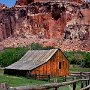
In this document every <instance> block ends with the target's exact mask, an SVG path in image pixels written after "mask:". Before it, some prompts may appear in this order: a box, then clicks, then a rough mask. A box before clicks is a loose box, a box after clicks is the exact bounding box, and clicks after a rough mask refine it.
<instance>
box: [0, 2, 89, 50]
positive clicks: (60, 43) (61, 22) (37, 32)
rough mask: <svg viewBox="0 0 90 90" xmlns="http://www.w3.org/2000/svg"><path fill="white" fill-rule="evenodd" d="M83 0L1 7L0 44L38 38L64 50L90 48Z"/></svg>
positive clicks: (28, 41)
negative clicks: (80, 2) (79, 2)
mask: <svg viewBox="0 0 90 90" xmlns="http://www.w3.org/2000/svg"><path fill="white" fill-rule="evenodd" d="M88 8H89V7H86V5H82V4H78V3H76V4H74V3H69V2H68V3H66V4H65V5H63V4H62V3H59V4H57V3H53V4H52V3H33V4H31V5H28V6H27V5H22V6H17V5H16V6H15V7H13V8H10V9H8V8H5V9H1V11H0V41H1V42H0V44H1V45H4V47H18V46H27V45H29V44H31V43H32V42H38V43H41V44H43V45H44V46H55V47H58V48H61V49H63V50H85V51H90V47H89V45H90V43H89V42H90V18H89V15H90V10H89V9H88Z"/></svg>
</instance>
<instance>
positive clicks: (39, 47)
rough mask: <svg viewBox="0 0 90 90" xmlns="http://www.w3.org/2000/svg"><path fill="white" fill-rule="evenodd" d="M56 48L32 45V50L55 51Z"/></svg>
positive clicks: (37, 44)
mask: <svg viewBox="0 0 90 90" xmlns="http://www.w3.org/2000/svg"><path fill="white" fill-rule="evenodd" d="M53 48H54V47H52V46H46V47H43V46H42V45H41V44H39V43H32V44H31V50H49V49H53Z"/></svg>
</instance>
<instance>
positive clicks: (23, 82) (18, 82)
mask: <svg viewBox="0 0 90 90" xmlns="http://www.w3.org/2000/svg"><path fill="white" fill-rule="evenodd" d="M0 83H7V84H9V86H11V87H16V86H27V85H37V84H45V83H48V82H46V81H40V80H35V79H27V78H25V77H17V76H10V75H4V74H3V69H0Z"/></svg>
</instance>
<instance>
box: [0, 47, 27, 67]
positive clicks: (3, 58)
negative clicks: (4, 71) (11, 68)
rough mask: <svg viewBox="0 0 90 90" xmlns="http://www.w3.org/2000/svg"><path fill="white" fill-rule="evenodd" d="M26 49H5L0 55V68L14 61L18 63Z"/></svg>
mask: <svg viewBox="0 0 90 90" xmlns="http://www.w3.org/2000/svg"><path fill="white" fill-rule="evenodd" d="M27 50H28V48H25V47H23V48H22V47H18V48H6V49H5V50H4V51H3V52H1V53H0V65H1V67H5V66H8V65H10V64H12V63H14V62H16V61H18V60H19V59H20V58H21V57H22V56H23V55H24V54H25V53H26V52H27Z"/></svg>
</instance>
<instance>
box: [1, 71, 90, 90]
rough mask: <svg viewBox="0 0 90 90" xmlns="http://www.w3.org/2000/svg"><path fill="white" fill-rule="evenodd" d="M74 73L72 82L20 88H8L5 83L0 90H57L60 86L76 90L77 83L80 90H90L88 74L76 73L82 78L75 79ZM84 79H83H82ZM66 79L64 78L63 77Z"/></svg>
mask: <svg viewBox="0 0 90 90" xmlns="http://www.w3.org/2000/svg"><path fill="white" fill-rule="evenodd" d="M75 74H76V73H74V74H73V75H74V77H73V81H69V82H62V83H48V84H43V85H34V86H20V87H9V86H8V85H7V84H6V83H1V84H0V90H49V89H54V90H58V89H59V88H60V87H62V86H67V85H72V88H73V89H72V90H76V87H77V83H78V82H80V83H81V89H80V90H90V72H89V73H88V74H86V73H85V72H84V73H78V74H76V75H78V76H80V75H81V77H82V79H76V77H77V76H76V75H75ZM83 77H84V78H83ZM65 78H66V77H65Z"/></svg>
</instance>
